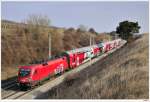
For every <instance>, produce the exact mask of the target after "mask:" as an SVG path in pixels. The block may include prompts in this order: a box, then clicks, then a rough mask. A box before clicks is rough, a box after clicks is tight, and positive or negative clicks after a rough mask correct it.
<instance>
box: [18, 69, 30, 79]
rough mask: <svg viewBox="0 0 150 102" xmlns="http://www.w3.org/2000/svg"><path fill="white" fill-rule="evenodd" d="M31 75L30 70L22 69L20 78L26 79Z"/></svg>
mask: <svg viewBox="0 0 150 102" xmlns="http://www.w3.org/2000/svg"><path fill="white" fill-rule="evenodd" d="M29 74H30V69H20V72H19V76H21V77H25V76H27V75H29Z"/></svg>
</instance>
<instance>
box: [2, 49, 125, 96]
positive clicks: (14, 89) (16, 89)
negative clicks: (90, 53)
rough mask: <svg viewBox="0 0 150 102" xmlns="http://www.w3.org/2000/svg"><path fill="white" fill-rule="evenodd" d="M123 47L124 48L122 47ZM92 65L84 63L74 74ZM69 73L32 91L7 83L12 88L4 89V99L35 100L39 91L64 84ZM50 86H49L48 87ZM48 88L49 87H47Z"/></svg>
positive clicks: (95, 59)
mask: <svg viewBox="0 0 150 102" xmlns="http://www.w3.org/2000/svg"><path fill="white" fill-rule="evenodd" d="M121 47H122V46H121ZM121 47H119V48H121ZM119 48H116V50H117V49H119ZM114 51H115V50H114ZM114 51H112V52H114ZM112 52H111V51H110V52H109V53H108V54H110V53H112ZM108 54H107V53H106V54H104V56H103V55H102V56H103V57H102V56H100V57H98V58H94V59H93V62H92V63H95V62H96V61H98V60H100V59H103V58H104V57H106V56H107V55H108ZM92 63H91V61H89V62H86V63H84V64H83V65H81V66H79V67H81V68H75V70H74V69H72V72H73V70H74V73H76V72H79V71H80V70H82V69H84V68H82V66H84V67H87V66H89V65H91V64H92ZM67 73H68V74H69V73H71V71H69V72H67ZM67 73H64V74H63V75H61V76H56V77H54V78H51V79H50V80H48V81H45V82H44V83H43V85H41V86H36V87H35V88H34V89H31V90H28V91H21V90H19V87H18V86H17V84H15V85H13V82H12V83H11V82H10V83H7V84H5V85H11V84H12V85H11V86H9V87H8V86H7V87H4V88H3V90H4V91H2V99H19V98H21V99H30V98H31V99H33V98H34V97H33V96H34V95H33V93H37V92H41V91H39V90H43V91H46V90H47V88H49V89H50V88H52V87H54V86H56V85H58V84H60V83H61V82H63V81H64V79H65V77H66V76H67ZM48 84H49V85H48ZM46 85H47V86H48V87H47V86H46ZM2 86H4V85H2ZM8 90H12V91H11V92H9V91H8ZM6 93H9V94H7V95H6ZM4 94H5V95H4Z"/></svg>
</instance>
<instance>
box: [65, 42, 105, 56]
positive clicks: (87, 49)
mask: <svg viewBox="0 0 150 102" xmlns="http://www.w3.org/2000/svg"><path fill="white" fill-rule="evenodd" d="M99 46H101V47H102V46H103V45H102V43H99V44H95V45H92V46H87V47H82V48H78V49H73V50H70V51H66V53H68V54H71V53H80V52H87V51H90V50H91V48H94V47H99Z"/></svg>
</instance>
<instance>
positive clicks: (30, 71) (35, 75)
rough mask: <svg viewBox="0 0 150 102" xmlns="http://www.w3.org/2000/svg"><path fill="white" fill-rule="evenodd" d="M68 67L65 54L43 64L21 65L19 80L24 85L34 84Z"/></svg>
mask: <svg viewBox="0 0 150 102" xmlns="http://www.w3.org/2000/svg"><path fill="white" fill-rule="evenodd" d="M67 68H68V63H67V58H66V57H65V56H63V57H61V58H57V59H54V60H50V61H46V62H43V63H41V64H33V65H29V66H21V67H19V71H18V82H19V85H20V86H21V87H22V86H34V85H37V84H38V83H41V81H43V80H44V79H46V78H50V77H51V76H53V75H55V74H59V73H61V72H63V71H64V70H66V69H67Z"/></svg>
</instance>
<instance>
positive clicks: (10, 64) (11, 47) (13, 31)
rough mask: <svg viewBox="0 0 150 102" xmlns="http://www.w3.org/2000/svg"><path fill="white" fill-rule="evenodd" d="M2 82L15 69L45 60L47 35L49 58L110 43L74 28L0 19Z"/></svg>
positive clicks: (46, 55) (14, 71)
mask: <svg viewBox="0 0 150 102" xmlns="http://www.w3.org/2000/svg"><path fill="white" fill-rule="evenodd" d="M1 23H2V24H1V25H2V33H1V45H2V50H1V51H2V52H1V55H2V62H1V65H2V80H4V79H7V78H10V77H12V76H15V75H16V74H17V67H18V66H20V65H24V64H29V63H30V62H32V61H35V60H42V59H46V58H48V40H49V39H48V34H49V33H50V34H51V39H52V41H51V42H52V47H51V49H52V55H57V54H59V53H61V52H63V51H66V50H72V49H74V48H80V47H83V46H88V45H89V42H90V41H89V40H90V36H93V37H94V39H95V41H96V42H98V41H101V40H106V41H107V40H110V39H111V36H109V35H104V34H103V35H96V34H95V33H91V32H88V31H86V32H83V31H79V30H77V29H74V28H68V29H67V28H59V27H54V26H50V27H40V26H38V27H37V26H33V25H32V26H31V25H26V24H24V23H16V22H13V21H7V20H2V22H1Z"/></svg>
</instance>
